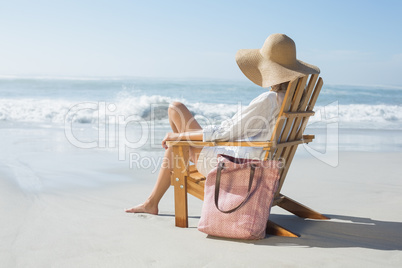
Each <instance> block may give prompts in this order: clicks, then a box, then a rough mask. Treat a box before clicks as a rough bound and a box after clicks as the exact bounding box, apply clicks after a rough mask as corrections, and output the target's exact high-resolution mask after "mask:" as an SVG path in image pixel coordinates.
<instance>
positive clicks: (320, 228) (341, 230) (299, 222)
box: [254, 214, 402, 250]
mask: <svg viewBox="0 0 402 268" xmlns="http://www.w3.org/2000/svg"><path fill="white" fill-rule="evenodd" d="M326 216H328V217H330V218H331V220H328V221H327V220H309V219H302V218H298V217H296V216H293V215H275V214H272V215H271V216H270V220H272V221H274V222H276V223H278V224H280V225H282V226H283V227H285V228H288V229H290V230H292V231H293V232H295V233H297V234H299V235H300V237H299V238H288V237H278V236H267V237H266V239H263V240H259V241H254V244H256V245H272V246H274V245H279V244H280V245H284V244H287V245H289V246H305V247H321V248H347V247H360V248H368V249H380V250H402V223H401V222H387V221H377V220H372V219H369V218H359V217H352V216H341V215H326Z"/></svg>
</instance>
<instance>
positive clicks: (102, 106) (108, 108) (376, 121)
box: [0, 93, 402, 129]
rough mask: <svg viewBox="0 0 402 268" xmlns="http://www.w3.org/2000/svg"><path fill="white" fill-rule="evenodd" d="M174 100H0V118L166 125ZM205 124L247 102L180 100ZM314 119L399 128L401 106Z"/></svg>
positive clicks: (345, 108)
mask: <svg viewBox="0 0 402 268" xmlns="http://www.w3.org/2000/svg"><path fill="white" fill-rule="evenodd" d="M174 100H175V101H177V99H172V98H170V97H166V96H161V95H151V96H147V95H139V96H133V95H130V94H125V93H122V94H119V95H118V96H117V97H116V98H115V99H114V100H113V101H108V102H95V101H83V102H77V101H72V100H67V99H33V98H24V99H15V98H14V99H0V120H2V121H11V122H32V123H57V124H63V123H64V122H65V120H69V121H71V122H72V123H78V124H99V123H100V124H103V123H107V122H108V121H111V120H114V121H116V120H121V121H125V122H126V121H127V119H129V120H130V121H136V120H146V121H149V120H157V121H158V123H160V124H168V117H167V110H168V107H169V103H171V102H172V101H174ZM179 101H181V102H183V103H184V104H185V105H186V106H187V107H188V108H189V110H190V111H191V112H192V113H193V114H194V115H195V117H196V118H197V120H199V121H202V122H204V123H214V124H218V123H219V122H221V121H223V120H225V119H227V118H230V117H232V116H233V115H234V114H235V113H236V112H237V110H238V107H239V105H242V106H246V105H247V104H248V103H241V104H240V103H237V104H219V103H218V104H217V103H206V102H188V101H186V100H185V99H179ZM315 111H316V115H315V116H314V117H313V118H312V119H311V124H310V125H311V126H313V123H315V122H326V121H328V119H331V120H332V121H334V120H335V121H338V122H339V123H340V126H341V127H342V126H346V127H352V128H373V129H382V128H386V129H402V106H400V105H385V104H378V105H368V104H347V105H327V106H320V105H318V106H316V108H315Z"/></svg>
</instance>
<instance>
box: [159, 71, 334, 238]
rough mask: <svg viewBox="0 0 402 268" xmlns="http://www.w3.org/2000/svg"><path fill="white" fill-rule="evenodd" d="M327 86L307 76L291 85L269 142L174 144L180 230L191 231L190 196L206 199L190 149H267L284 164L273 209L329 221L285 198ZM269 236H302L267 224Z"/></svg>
mask: <svg viewBox="0 0 402 268" xmlns="http://www.w3.org/2000/svg"><path fill="white" fill-rule="evenodd" d="M322 85H323V80H322V78H319V79H318V75H317V74H314V75H306V76H304V77H300V78H299V79H296V80H294V81H291V82H290V83H289V86H288V89H287V91H286V94H285V98H284V100H283V103H282V107H281V110H280V112H279V115H278V120H277V122H276V125H275V129H274V131H273V134H272V138H271V140H270V141H269V142H247V141H233V142H201V141H176V142H175V141H170V142H168V143H167V144H168V146H173V153H174V155H175V159H176V160H177V161H176V163H175V168H174V170H173V173H172V181H171V184H172V185H173V186H174V198H175V218H176V226H178V227H188V212H187V193H189V194H192V195H194V196H195V197H197V198H199V199H201V200H203V199H204V183H205V177H204V176H203V175H202V174H201V173H199V172H198V171H197V169H196V168H195V165H189V161H188V146H190V145H191V146H252V147H263V149H264V150H266V156H265V159H275V160H278V159H280V160H282V161H284V167H283V168H282V169H281V171H280V180H279V187H278V190H277V192H276V194H275V199H274V202H273V206H279V207H281V208H283V209H285V210H287V211H289V212H291V213H293V214H295V215H297V216H299V217H302V218H311V219H328V218H327V217H326V216H324V215H322V214H320V213H318V212H316V211H314V210H312V209H310V208H308V207H306V206H304V205H302V204H300V203H298V202H296V201H294V200H292V199H290V198H289V197H287V196H285V195H283V194H281V189H282V186H283V183H284V182H285V178H286V174H287V173H288V170H289V167H290V165H291V163H292V160H293V156H294V155H295V152H296V149H297V147H298V145H299V144H302V143H308V142H311V141H312V140H313V139H314V135H303V132H304V129H305V128H306V125H307V122H308V119H309V117H310V116H312V115H314V112H313V108H314V105H315V103H316V100H317V97H318V95H319V93H320V90H321V87H322ZM267 233H268V234H273V235H280V236H289V237H297V236H298V235H296V234H294V233H292V232H291V231H289V230H287V229H285V228H283V227H281V226H280V225H278V224H275V223H274V222H272V221H268V223H267Z"/></svg>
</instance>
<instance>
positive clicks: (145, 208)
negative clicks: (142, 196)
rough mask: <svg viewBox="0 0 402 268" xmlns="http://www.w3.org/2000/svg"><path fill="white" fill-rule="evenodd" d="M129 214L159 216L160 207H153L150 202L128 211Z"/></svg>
mask: <svg viewBox="0 0 402 268" xmlns="http://www.w3.org/2000/svg"><path fill="white" fill-rule="evenodd" d="M126 212H127V213H148V214H153V215H158V206H153V205H151V204H150V203H149V202H145V203H144V204H140V205H138V206H136V207H133V208H129V209H126Z"/></svg>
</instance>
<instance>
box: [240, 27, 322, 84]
mask: <svg viewBox="0 0 402 268" xmlns="http://www.w3.org/2000/svg"><path fill="white" fill-rule="evenodd" d="M236 62H237V65H239V67H240V70H241V71H242V72H243V73H244V75H245V76H247V78H248V79H250V80H251V81H252V82H254V83H255V84H257V85H259V86H261V87H270V86H273V85H277V84H280V83H283V82H287V81H292V80H294V79H296V78H298V77H300V76H304V75H306V74H318V73H320V69H319V68H318V67H317V66H314V65H311V64H308V63H305V62H302V61H301V60H298V59H297V58H296V45H295V42H294V41H293V40H292V39H291V38H290V37H288V36H286V35H284V34H271V35H270V36H268V38H267V39H266V40H265V43H264V45H263V46H262V48H261V49H240V50H239V51H237V53H236Z"/></svg>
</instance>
